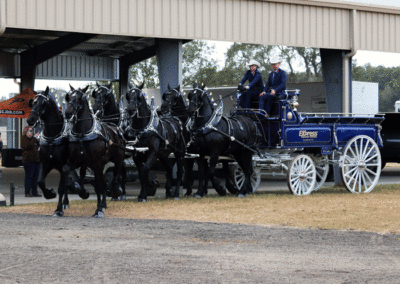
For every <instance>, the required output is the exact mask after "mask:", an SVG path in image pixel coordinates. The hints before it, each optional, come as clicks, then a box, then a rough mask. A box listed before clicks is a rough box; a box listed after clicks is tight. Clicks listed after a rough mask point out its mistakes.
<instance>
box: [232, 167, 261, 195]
mask: <svg viewBox="0 0 400 284" xmlns="http://www.w3.org/2000/svg"><path fill="white" fill-rule="evenodd" d="M229 176H230V177H229V178H230V179H231V182H232V184H233V185H234V186H236V187H237V188H239V189H241V188H242V186H243V183H244V180H245V176H244V172H243V170H242V168H241V167H239V165H237V164H233V165H231V173H230V175H229ZM260 181H261V173H260V168H258V167H254V168H253V174H252V175H251V177H250V182H251V188H252V191H253V192H255V191H256V190H257V188H258V186H259V185H260Z"/></svg>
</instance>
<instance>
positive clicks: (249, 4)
mask: <svg viewBox="0 0 400 284" xmlns="http://www.w3.org/2000/svg"><path fill="white" fill-rule="evenodd" d="M0 1H1V0H0ZM284 2H285V1H284V0H279V1H274V0H271V1H251V0H245V1H244V0H7V26H8V27H16V28H28V29H29V28H32V29H44V30H61V31H74V32H86V33H99V34H116V35H133V36H145V37H146V36H147V37H161V38H180V39H206V40H221V41H236V42H246V43H261V44H268V45H271V44H273V45H275V44H276V45H288V46H308V47H321V48H336V49H350V48H351V47H352V46H351V42H352V41H351V35H350V29H351V28H350V22H351V20H350V18H351V17H350V14H351V9H353V8H354V7H356V6H354V5H348V6H349V7H350V8H349V9H346V8H345V7H346V5H344V4H343V5H339V4H335V5H334V4H333V2H332V3H329V2H326V4H324V2H322V1H300V0H299V3H302V4H303V5H300V4H296V1H293V0H291V1H287V3H284ZM316 2H318V5H317V4H313V3H316ZM339 2H340V1H339ZM321 3H322V4H321ZM364 8H365V7H364ZM371 9H373V8H372V7H371ZM364 10H365V9H363V11H360V12H359V13H358V20H357V22H356V34H357V40H356V44H357V45H358V48H359V49H365V50H380V51H391V52H400V45H399V44H398V41H399V40H400V39H399V38H400V34H399V33H400V28H399V22H400V15H399V11H400V10H399V9H396V11H395V12H393V11H392V12H390V9H387V10H385V9H378V10H379V11H387V13H384V12H369V11H364ZM396 38H397V39H396Z"/></svg>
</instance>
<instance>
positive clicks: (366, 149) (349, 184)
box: [341, 135, 382, 193]
mask: <svg viewBox="0 0 400 284" xmlns="http://www.w3.org/2000/svg"><path fill="white" fill-rule="evenodd" d="M341 161H342V163H343V164H342V165H341V166H342V178H343V181H344V184H345V186H346V189H347V190H348V191H350V192H352V193H361V192H364V193H368V192H370V191H371V190H372V189H373V188H374V187H375V185H376V184H377V183H378V180H379V176H380V175H381V166H382V161H381V154H380V152H379V148H378V145H377V144H376V143H375V141H374V140H373V139H372V138H371V137H369V136H366V135H359V136H356V137H354V138H353V139H351V140H350V141H349V142H348V143H347V145H346V147H345V148H344V151H343V155H342V157H341Z"/></svg>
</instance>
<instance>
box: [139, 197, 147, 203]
mask: <svg viewBox="0 0 400 284" xmlns="http://www.w3.org/2000/svg"><path fill="white" fill-rule="evenodd" d="M138 202H142V203H146V202H147V200H146V199H143V198H138Z"/></svg>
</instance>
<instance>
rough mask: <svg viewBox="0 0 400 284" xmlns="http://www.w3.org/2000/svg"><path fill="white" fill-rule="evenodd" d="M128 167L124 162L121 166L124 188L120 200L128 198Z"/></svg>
mask: <svg viewBox="0 0 400 284" xmlns="http://www.w3.org/2000/svg"><path fill="white" fill-rule="evenodd" d="M126 178H127V177H126V167H125V163H122V168H121V188H122V194H121V196H120V197H119V200H126V188H125V186H126Z"/></svg>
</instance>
